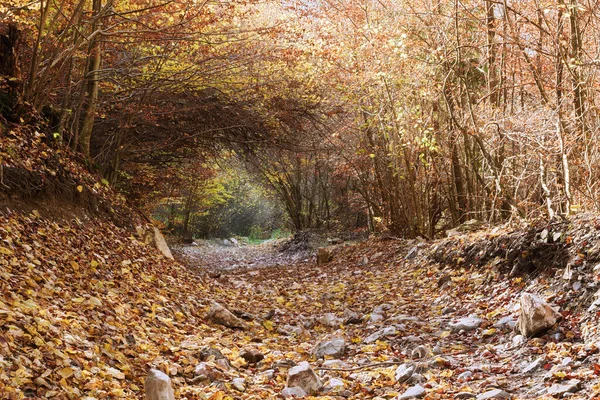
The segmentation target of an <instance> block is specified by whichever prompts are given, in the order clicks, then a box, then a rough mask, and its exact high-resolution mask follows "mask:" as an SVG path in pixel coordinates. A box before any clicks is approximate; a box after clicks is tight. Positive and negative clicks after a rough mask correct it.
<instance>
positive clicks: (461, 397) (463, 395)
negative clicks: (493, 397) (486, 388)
mask: <svg viewBox="0 0 600 400" xmlns="http://www.w3.org/2000/svg"><path fill="white" fill-rule="evenodd" d="M476 397H477V396H475V395H474V394H473V393H471V392H460V393H456V394H455V395H454V399H455V400H468V399H474V398H476Z"/></svg>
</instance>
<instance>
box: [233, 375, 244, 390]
mask: <svg viewBox="0 0 600 400" xmlns="http://www.w3.org/2000/svg"><path fill="white" fill-rule="evenodd" d="M231 384H232V385H233V387H234V388H236V389H237V390H239V391H240V392H243V391H245V390H246V380H245V379H244V378H233V380H232V381H231Z"/></svg>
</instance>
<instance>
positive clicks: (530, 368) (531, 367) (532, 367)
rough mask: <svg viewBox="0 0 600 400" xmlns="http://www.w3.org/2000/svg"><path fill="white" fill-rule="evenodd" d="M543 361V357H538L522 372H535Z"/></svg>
mask: <svg viewBox="0 0 600 400" xmlns="http://www.w3.org/2000/svg"><path fill="white" fill-rule="evenodd" d="M543 362H544V359H543V358H538V359H536V360H535V361H533V362H532V363H530V364H529V365H527V366H526V367H525V368H523V371H522V372H523V373H524V374H529V373H531V372H534V371H535V370H537V369H538V368H539V367H540V366H541V365H542V363H543Z"/></svg>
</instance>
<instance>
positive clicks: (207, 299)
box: [0, 213, 600, 400]
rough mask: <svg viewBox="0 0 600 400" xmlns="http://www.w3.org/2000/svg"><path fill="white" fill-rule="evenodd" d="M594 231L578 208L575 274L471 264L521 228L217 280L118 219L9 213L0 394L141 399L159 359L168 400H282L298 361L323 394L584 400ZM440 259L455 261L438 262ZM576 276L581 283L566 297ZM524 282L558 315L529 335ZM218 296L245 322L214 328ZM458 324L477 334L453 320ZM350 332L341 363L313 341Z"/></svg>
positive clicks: (231, 273)
mask: <svg viewBox="0 0 600 400" xmlns="http://www.w3.org/2000/svg"><path fill="white" fill-rule="evenodd" d="M595 224H596V220H595V219H594V218H592V217H589V218H587V219H585V218H581V219H580V220H579V221H578V222H577V224H574V226H575V228H573V227H571V228H568V229H570V231H569V232H571V233H572V235H571V236H570V237H571V240H570V242H569V243H570V245H569V249H570V250H569V251H570V253H571V254H572V256H571V257H570V258H569V261H568V262H569V263H572V264H573V265H572V271H574V274H575V275H576V276H577V278H575V280H574V278H573V276H571V277H570V278H569V279H563V273H564V270H565V268H566V267H565V266H564V265H557V266H549V267H548V270H546V271H545V272H544V273H542V272H538V273H536V274H533V275H527V276H515V277H512V278H507V277H506V271H504V270H503V269H502V267H498V265H501V262H500V261H502V260H501V259H499V258H494V259H490V260H487V261H486V262H485V263H484V264H482V265H479V264H477V265H469V263H468V262H467V260H468V258H467V257H464V254H463V253H464V252H465V251H468V252H471V253H472V252H473V247H472V244H474V243H481V244H482V246H483V245H485V246H489V243H490V241H493V240H494V238H496V237H498V236H499V235H512V234H515V232H501V233H498V232H491V231H484V232H479V233H475V234H470V235H468V236H461V237H459V238H450V239H445V240H442V241H437V242H432V243H417V242H415V241H404V240H369V241H367V242H363V243H358V244H353V245H339V246H334V247H332V249H333V252H334V259H333V261H332V262H330V263H328V264H325V265H319V266H317V265H315V264H314V263H313V262H308V263H307V262H297V263H290V264H287V265H284V264H281V265H278V263H274V262H272V263H269V267H262V266H261V265H260V264H261V262H260V261H258V262H256V263H251V262H250V263H248V264H247V265H250V266H249V267H248V266H246V267H245V268H235V269H224V271H223V273H222V274H221V275H220V276H219V277H218V278H214V279H213V278H209V277H208V276H207V275H205V274H200V273H198V271H197V268H194V266H193V265H191V266H187V267H186V266H182V265H180V264H178V263H176V262H173V261H170V260H167V259H165V258H164V257H163V256H162V255H160V253H158V252H157V251H156V250H154V249H152V248H150V247H148V246H146V245H144V244H143V243H142V241H141V240H140V239H138V238H136V237H134V236H132V235H131V234H130V232H129V231H127V230H124V229H120V228H116V227H115V226H114V225H113V224H112V223H110V222H103V221H101V220H95V221H94V222H86V223H81V222H78V221H77V220H75V221H71V222H65V221H55V220H50V219H45V218H43V217H42V216H40V214H39V213H31V214H29V215H24V214H22V213H21V214H19V213H7V214H5V215H3V216H2V217H1V218H0V249H1V250H0V253H1V257H0V285H1V287H2V291H1V297H0V367H1V372H0V394H1V395H2V398H7V399H22V398H56V399H79V398H83V399H88V400H90V399H105V398H109V399H111V398H112V399H125V398H129V399H131V398H140V399H141V398H144V391H143V387H144V379H145V377H146V375H147V372H148V370H149V368H157V369H160V370H162V371H164V372H165V373H166V374H168V375H169V376H170V377H171V379H172V382H173V387H174V389H175V393H176V398H181V399H212V400H215V399H265V398H279V397H280V393H281V391H282V390H283V389H284V387H285V383H286V377H287V372H288V371H289V369H290V368H291V367H293V366H294V365H297V364H299V363H300V362H302V361H309V363H310V365H311V366H312V368H313V369H314V370H315V371H316V373H317V374H318V376H319V378H320V380H321V381H322V382H323V383H324V389H323V390H322V391H321V392H320V393H319V396H320V397H321V398H331V399H336V398H337V399H342V398H350V399H362V398H378V399H391V398H406V397H403V396H407V393H416V394H417V395H418V396H422V395H424V398H426V399H453V398H455V397H456V396H462V398H468V396H471V395H470V394H469V393H471V394H472V396H484V397H481V398H486V397H485V395H486V393H492V392H493V391H496V392H494V393H496V394H497V393H500V392H506V393H508V395H510V396H512V398H532V399H533V398H556V397H561V396H564V395H565V393H567V394H566V395H567V396H570V398H581V399H583V398H591V397H593V396H594V393H597V392H598V391H599V389H600V385H598V380H597V376H598V374H600V366H599V365H600V362H599V360H598V348H597V346H596V343H597V341H596V332H595V326H597V320H596V319H595V318H596V315H595V312H586V310H585V308H582V307H581V304H579V303H580V301H581V298H583V297H585V296H586V295H585V294H586V293H588V292H593V291H595V290H596V283H597V281H598V279H597V270H596V269H594V266H593V262H594V260H595V259H594V256H593V254H595V253H594V252H593V251H587V252H585V253H583V251H584V250H585V249H588V250H589V249H592V250H593V249H594V248H595V247H594V246H596V244H597V243H596V241H595V239H594V238H595V236H594V235H592V234H593V233H595V230H596V228H595V226H596V225H595ZM586 227H587V228H586ZM577 229H579V230H578V231H576V230H577ZM564 233H565V235H563V236H564V237H565V240H566V238H567V237H569V236H566V235H567V233H568V232H567V230H565V232H564ZM586 235H588V237H587V239H582V238H585V237H586ZM535 240H538V239H535ZM586 241H587V242H586ZM584 242H586V244H585V246H583V247H585V248H582V245H583V243H584ZM465 244H469V246H471V247H467V246H465ZM415 247H416V250H414V249H415ZM467 248H468V250H465V249H467ZM247 249H251V248H246V247H240V248H239V249H238V250H237V251H239V252H242V253H243V252H244V251H247ZM188 250H189V249H188ZM192 251H194V250H192ZM197 251H206V249H205V248H202V249H197ZM248 251H250V252H252V251H255V249H254V250H248ZM269 251H271V250H269V248H266V247H265V248H264V249H263V250H262V251H261V255H260V257H262V258H261V260H264V257H268V255H265V254H267V253H269ZM440 252H446V253H448V254H449V253H451V254H453V255H452V256H450V257H449V258H447V259H446V261H445V263H439V262H438V261H437V259H438V258H439V255H440V254H441V253H440ZM254 254H255V253H254ZM408 254H412V255H411V256H410V257H407V255H408ZM579 254H584V255H585V256H586V257H585V259H584V260H583V261H578V260H577V259H576V257H578V255H579ZM215 257H217V258H218V255H217V256H215ZM249 257H252V254H250V256H249ZM273 257H278V256H277V254H276V253H275V252H273ZM407 258H408V259H407ZM188 261H189V259H188ZM311 261H313V260H311ZM577 263H579V264H577ZM569 265H571V264H569ZM549 271H550V272H549ZM571 275H573V274H571ZM557 276H558V278H557ZM576 282H580V283H581V285H583V286H582V287H584V289H582V288H581V287H579V290H574V287H577V285H574V283H576ZM524 291H532V292H536V293H538V294H539V295H540V296H542V297H544V298H545V299H547V300H548V301H550V302H552V303H554V304H556V305H559V306H560V307H561V312H562V315H563V321H561V322H560V323H559V325H558V326H557V327H555V328H553V329H552V330H550V331H549V332H548V333H546V334H544V335H542V336H541V337H538V338H528V339H526V338H522V337H520V338H519V336H518V335H517V334H516V332H514V331H513V330H512V329H511V321H514V320H516V317H517V316H518V299H519V295H520V293H522V292H524ZM587 298H588V302H587V303H586V307H587V306H588V305H589V303H590V302H591V301H592V300H593V297H592V296H589V295H588V296H587ZM213 301H217V302H219V303H220V304H222V305H223V306H225V307H226V308H228V309H229V310H230V311H231V312H232V313H233V314H234V315H235V316H236V317H237V318H239V319H241V320H244V321H245V324H247V326H248V328H247V329H230V328H226V327H223V326H221V325H218V324H215V323H213V322H211V321H210V320H209V319H208V318H207V313H208V311H209V309H210V306H211V303H212V302H213ZM574 304H577V305H578V306H577V307H576V306H574ZM463 319H467V320H469V319H470V320H477V323H476V326H474V327H472V329H471V328H468V329H466V328H464V327H463V328H461V329H459V330H456V329H453V328H452V326H455V325H452V324H456V323H457V322H460V321H461V320H463ZM501 321H504V322H503V323H500V322H501ZM340 339H342V340H343V342H344V346H343V351H342V352H341V353H339V352H338V353H336V358H335V359H334V358H333V357H332V356H330V355H324V356H323V358H320V359H317V356H316V355H315V349H316V348H317V347H319V348H327V345H326V344H323V343H326V342H327V341H334V340H338V343H339V340H340ZM584 339H585V340H584ZM320 344H322V345H321V346H320ZM338 350H339V349H338ZM250 354H252V355H250ZM250 357H252V358H250ZM249 360H250V361H252V362H249ZM407 371H410V372H407ZM421 389H423V390H421ZM490 395H491V394H490ZM319 396H317V397H319ZM472 396H471V397H472ZM459 398H460V397H459ZM488 398H489V397H488Z"/></svg>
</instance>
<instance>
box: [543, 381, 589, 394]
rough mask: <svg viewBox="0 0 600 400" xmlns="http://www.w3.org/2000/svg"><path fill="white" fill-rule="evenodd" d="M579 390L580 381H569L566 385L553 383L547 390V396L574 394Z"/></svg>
mask: <svg viewBox="0 0 600 400" xmlns="http://www.w3.org/2000/svg"><path fill="white" fill-rule="evenodd" d="M580 388H581V381H579V380H578V379H571V380H570V381H567V382H566V383H562V384H559V383H555V384H554V385H552V386H550V388H549V389H548V394H549V395H551V396H562V395H564V394H565V393H575V392H577V391H578V390H579V389H580Z"/></svg>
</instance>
